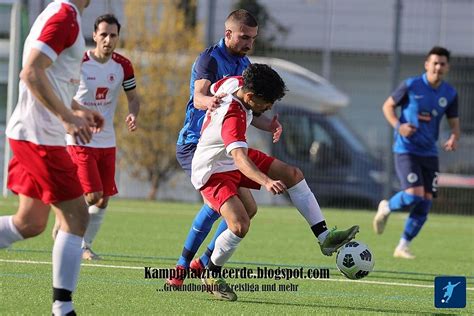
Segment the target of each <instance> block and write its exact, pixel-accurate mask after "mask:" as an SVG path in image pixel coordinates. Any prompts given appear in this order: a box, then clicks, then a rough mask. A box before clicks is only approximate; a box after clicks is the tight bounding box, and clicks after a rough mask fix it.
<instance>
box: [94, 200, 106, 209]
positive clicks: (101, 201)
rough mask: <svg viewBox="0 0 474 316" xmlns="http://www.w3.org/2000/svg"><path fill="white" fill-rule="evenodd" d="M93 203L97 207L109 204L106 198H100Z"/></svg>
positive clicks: (104, 206)
mask: <svg viewBox="0 0 474 316" xmlns="http://www.w3.org/2000/svg"><path fill="white" fill-rule="evenodd" d="M95 205H96V206H97V207H98V208H107V205H109V200H108V199H106V198H101V199H100V200H99V201H98V202H97V203H95Z"/></svg>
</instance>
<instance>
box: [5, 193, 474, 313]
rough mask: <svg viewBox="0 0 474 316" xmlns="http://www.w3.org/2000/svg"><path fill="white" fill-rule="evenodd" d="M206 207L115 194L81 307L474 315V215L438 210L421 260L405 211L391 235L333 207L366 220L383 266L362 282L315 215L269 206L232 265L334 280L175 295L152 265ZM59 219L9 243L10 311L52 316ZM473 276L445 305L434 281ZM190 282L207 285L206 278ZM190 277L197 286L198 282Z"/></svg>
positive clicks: (171, 258) (346, 221)
mask: <svg viewBox="0 0 474 316" xmlns="http://www.w3.org/2000/svg"><path fill="white" fill-rule="evenodd" d="M16 206H17V201H16V199H15V198H12V199H8V200H0V215H6V214H12V213H14V211H15V210H16ZM198 208H199V205H193V204H183V203H160V202H147V201H134V200H117V199H116V200H112V201H111V203H110V207H109V210H108V215H107V216H106V220H105V223H104V225H103V228H102V230H101V232H100V233H99V235H98V238H97V240H96V242H95V244H94V250H96V251H97V252H98V253H99V254H101V255H103V256H104V260H102V261H100V262H97V263H95V262H94V263H90V262H84V264H83V266H82V268H81V275H80V279H79V285H78V289H77V291H76V293H75V296H74V300H75V306H76V311H77V313H78V314H98V315H112V314H114V315H119V314H120V315H124V314H129V315H132V314H135V315H140V314H157V315H158V314H277V315H278V314H310V313H311V314H318V315H320V314H332V315H366V314H381V313H389V314H416V315H420V314H433V313H437V314H470V315H472V314H474V309H473V302H474V218H473V217H463V216H444V215H431V216H430V218H429V220H428V222H427V224H426V226H425V227H424V229H423V231H422V232H421V233H420V235H419V237H418V238H417V239H416V240H415V242H414V243H413V245H412V250H413V252H414V253H415V254H416V255H417V258H416V259H415V260H412V261H408V260H401V259H394V258H393V257H392V252H393V249H394V247H395V245H396V244H397V242H398V239H399V236H400V234H401V231H402V228H403V225H404V219H405V216H406V215H405V214H394V215H392V216H391V218H390V220H389V223H388V227H387V229H386V232H385V234H384V235H382V236H375V235H374V233H373V232H372V226H371V221H372V216H373V215H374V212H369V211H347V210H344V211H341V210H334V209H327V210H325V216H326V219H327V222H328V224H329V225H330V226H334V225H337V226H338V227H339V228H345V227H348V226H350V225H352V224H359V225H360V226H361V232H360V233H359V235H358V236H357V240H360V241H363V242H365V243H367V244H368V245H369V246H370V248H371V250H372V252H373V253H374V256H375V269H374V271H373V272H372V273H371V274H370V275H369V276H368V277H366V278H365V279H363V280H361V281H347V280H346V279H345V278H344V277H342V276H341V275H340V274H339V272H338V271H337V270H336V267H335V256H334V257H324V256H323V255H322V254H321V253H320V250H319V247H318V246H317V245H316V243H315V240H314V237H313V235H312V233H311V231H310V229H309V228H308V226H307V224H306V222H305V221H304V220H303V218H302V217H301V216H300V215H299V213H298V212H297V210H295V209H293V208H289V207H263V206H262V207H260V209H259V213H258V214H257V216H256V217H255V218H254V220H253V223H252V226H251V229H250V232H249V234H248V235H247V237H246V238H245V240H244V241H243V242H242V243H241V246H240V248H239V249H238V250H237V252H236V253H235V254H234V256H233V258H232V259H231V263H230V264H229V267H243V266H245V267H247V268H253V269H256V268H257V266H260V267H264V266H266V267H272V268H275V267H292V268H298V267H303V268H304V269H308V268H326V267H327V268H329V269H330V279H329V280H314V279H292V280H289V281H283V280H281V281H276V280H273V279H262V280H255V279H252V280H249V279H247V280H245V279H240V280H229V283H251V284H256V285H259V287H260V291H255V292H249V291H248V292H245V291H240V292H237V295H238V296H239V299H238V301H237V302H223V301H218V300H216V299H215V298H214V297H213V296H211V295H209V294H207V293H201V292H197V291H195V292H191V291H188V292H169V291H160V289H163V283H164V280H160V279H158V280H156V279H155V280H153V279H151V280H150V279H145V278H144V267H145V266H151V267H154V268H169V267H172V266H173V265H174V264H175V261H176V259H177V257H178V256H179V254H180V253H181V249H182V243H183V241H184V238H185V236H186V234H187V231H188V229H189V227H190V224H191V221H192V219H193V217H194V215H195V213H196V211H197V210H198ZM52 224H53V218H52V216H51V218H50V223H49V226H48V228H47V230H46V231H45V232H44V233H43V234H42V235H41V236H39V237H37V238H34V239H31V240H27V241H23V242H19V243H16V244H14V245H13V246H12V247H11V248H10V249H8V250H0V315H6V314H7V315H8V314H25V315H31V314H50V313H51V305H50V304H51V295H52V294H51V286H52V285H51V284H52V283H51V263H50V262H51V248H52V244H53V241H52V239H51V237H50V236H51V234H50V232H51V227H52ZM438 275H460V276H466V277H467V288H468V289H467V306H466V308H464V309H436V308H435V307H434V303H433V295H434V294H433V291H434V290H433V279H434V277H435V276H438ZM189 282H192V283H196V284H199V281H198V280H189ZM189 282H188V283H189ZM264 284H270V285H272V284H276V286H277V288H278V286H279V285H281V284H283V285H285V284H286V285H289V284H294V285H297V286H298V289H297V291H291V292H288V291H272V292H269V291H261V287H262V285H264Z"/></svg>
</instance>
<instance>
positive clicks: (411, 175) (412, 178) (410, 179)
mask: <svg viewBox="0 0 474 316" xmlns="http://www.w3.org/2000/svg"><path fill="white" fill-rule="evenodd" d="M407 180H408V182H410V183H415V182H416V181H417V180H418V175H417V174H416V173H414V172H410V173H409V174H408V176H407Z"/></svg>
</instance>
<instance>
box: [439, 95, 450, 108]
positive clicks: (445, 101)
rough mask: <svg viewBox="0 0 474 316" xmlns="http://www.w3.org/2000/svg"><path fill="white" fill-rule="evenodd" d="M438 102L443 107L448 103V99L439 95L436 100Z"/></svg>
mask: <svg viewBox="0 0 474 316" xmlns="http://www.w3.org/2000/svg"><path fill="white" fill-rule="evenodd" d="M438 104H439V106H440V107H442V108H444V107H445V106H446V105H448V100H447V99H446V98H445V97H441V98H439V100H438Z"/></svg>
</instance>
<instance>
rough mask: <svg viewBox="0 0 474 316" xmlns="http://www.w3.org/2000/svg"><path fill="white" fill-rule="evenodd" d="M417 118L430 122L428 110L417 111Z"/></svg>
mask: <svg viewBox="0 0 474 316" xmlns="http://www.w3.org/2000/svg"><path fill="white" fill-rule="evenodd" d="M418 120H419V121H421V122H430V121H431V113H430V112H420V113H418Z"/></svg>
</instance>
